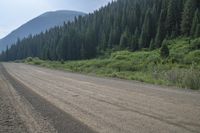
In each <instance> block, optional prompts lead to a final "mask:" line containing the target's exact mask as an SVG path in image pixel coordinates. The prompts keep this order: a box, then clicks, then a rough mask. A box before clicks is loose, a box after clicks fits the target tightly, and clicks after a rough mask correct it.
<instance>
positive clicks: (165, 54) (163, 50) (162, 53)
mask: <svg viewBox="0 0 200 133" xmlns="http://www.w3.org/2000/svg"><path fill="white" fill-rule="evenodd" d="M160 56H161V57H162V58H167V57H168V56H169V48H168V46H167V43H166V41H163V43H162V47H161V49H160Z"/></svg>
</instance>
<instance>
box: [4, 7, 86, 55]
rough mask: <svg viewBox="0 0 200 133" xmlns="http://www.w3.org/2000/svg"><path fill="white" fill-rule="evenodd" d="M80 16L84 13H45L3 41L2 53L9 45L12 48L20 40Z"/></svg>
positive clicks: (63, 11)
mask: <svg viewBox="0 0 200 133" xmlns="http://www.w3.org/2000/svg"><path fill="white" fill-rule="evenodd" d="M79 15H84V13H82V12H77V11H67V10H66V11H65V10H62V11H54V12H47V13H44V14H42V15H40V16H38V17H36V18H34V19H32V20H30V21H29V22H27V23H25V24H24V25H22V26H21V27H19V28H18V29H16V30H14V31H13V32H11V33H10V34H9V35H7V36H6V37H4V38H3V39H1V40H0V52H1V51H2V50H5V49H6V47H7V45H8V46H11V45H12V44H13V43H15V42H16V41H17V39H18V38H20V39H23V38H24V37H27V36H28V35H30V34H32V35H35V34H38V33H40V32H42V31H45V30H47V29H50V28H52V27H54V26H59V25H62V24H63V23H64V21H65V22H66V21H72V20H73V19H74V18H75V16H79Z"/></svg>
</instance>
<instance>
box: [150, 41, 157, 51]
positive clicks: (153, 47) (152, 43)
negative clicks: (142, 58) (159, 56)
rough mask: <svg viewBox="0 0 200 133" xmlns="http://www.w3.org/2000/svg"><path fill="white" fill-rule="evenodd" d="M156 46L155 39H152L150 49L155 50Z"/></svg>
mask: <svg viewBox="0 0 200 133" xmlns="http://www.w3.org/2000/svg"><path fill="white" fill-rule="evenodd" d="M155 48H156V47H155V42H154V39H151V43H150V46H149V49H150V50H154V49H155Z"/></svg>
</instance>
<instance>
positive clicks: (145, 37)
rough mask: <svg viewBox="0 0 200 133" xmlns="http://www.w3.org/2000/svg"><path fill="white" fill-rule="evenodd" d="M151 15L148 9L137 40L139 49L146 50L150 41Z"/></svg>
mask: <svg viewBox="0 0 200 133" xmlns="http://www.w3.org/2000/svg"><path fill="white" fill-rule="evenodd" d="M150 33H151V13H150V10H149V9H148V10H147V12H146V15H145V19H144V24H143V26H142V32H141V35H140V39H139V48H140V49H141V48H147V47H148V46H149V44H150V41H151V35H150Z"/></svg>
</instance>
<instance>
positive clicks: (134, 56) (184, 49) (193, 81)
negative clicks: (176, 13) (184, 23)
mask: <svg viewBox="0 0 200 133" xmlns="http://www.w3.org/2000/svg"><path fill="white" fill-rule="evenodd" d="M167 43H168V47H169V49H170V55H169V57H168V58H165V59H163V58H161V57H160V51H159V50H153V51H145V50H143V51H139V52H129V51H118V52H113V53H112V54H110V55H109V56H108V57H104V58H97V59H92V60H83V61H66V62H64V61H44V60H40V59H39V58H31V57H29V58H27V59H25V60H24V62H25V63H27V64H32V65H39V66H43V67H47V68H53V69H61V70H67V71H72V72H80V73H87V74H95V75H97V76H105V77H115V78H121V79H128V80H137V81H141V82H146V83H152V84H159V85H170V86H178V87H182V88H190V89H195V90H197V89H200V50H197V49H198V48H196V47H199V46H200V39H194V40H191V41H188V39H187V38H181V39H175V40H170V41H168V42H167Z"/></svg>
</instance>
